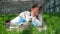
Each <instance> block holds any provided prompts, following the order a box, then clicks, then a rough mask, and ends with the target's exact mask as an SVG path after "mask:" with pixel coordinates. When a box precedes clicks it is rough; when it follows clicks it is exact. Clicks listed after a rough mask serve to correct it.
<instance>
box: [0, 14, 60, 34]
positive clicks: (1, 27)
mask: <svg viewBox="0 0 60 34" xmlns="http://www.w3.org/2000/svg"><path fill="white" fill-rule="evenodd" d="M16 16H18V14H2V15H1V14H0V34H32V32H34V34H60V15H59V13H56V14H52V13H49V14H48V13H44V14H43V18H44V19H46V22H47V30H46V31H42V32H39V31H38V30H37V29H36V28H34V30H32V29H31V30H32V31H30V30H29V29H27V30H24V31H22V32H20V31H19V32H16V31H6V30H5V23H4V22H5V21H6V20H12V19H13V18H15V17H16Z"/></svg>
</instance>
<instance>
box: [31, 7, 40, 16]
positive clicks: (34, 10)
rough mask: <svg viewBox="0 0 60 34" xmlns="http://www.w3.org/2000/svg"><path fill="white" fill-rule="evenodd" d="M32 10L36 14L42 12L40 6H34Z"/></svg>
mask: <svg viewBox="0 0 60 34" xmlns="http://www.w3.org/2000/svg"><path fill="white" fill-rule="evenodd" d="M32 12H33V13H34V15H35V16H37V15H38V14H40V9H39V8H33V9H32Z"/></svg>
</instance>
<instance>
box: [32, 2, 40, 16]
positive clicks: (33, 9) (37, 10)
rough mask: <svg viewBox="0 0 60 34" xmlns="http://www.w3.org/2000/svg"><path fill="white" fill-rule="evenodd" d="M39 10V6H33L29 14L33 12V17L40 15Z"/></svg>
mask: <svg viewBox="0 0 60 34" xmlns="http://www.w3.org/2000/svg"><path fill="white" fill-rule="evenodd" d="M40 10H41V5H40V4H38V3H37V4H34V5H33V6H32V8H31V12H33V14H34V15H36V16H37V15H38V14H40V12H41V11H40Z"/></svg>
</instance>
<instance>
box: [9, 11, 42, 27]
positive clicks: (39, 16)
mask: <svg viewBox="0 0 60 34" xmlns="http://www.w3.org/2000/svg"><path fill="white" fill-rule="evenodd" d="M20 17H23V18H24V19H26V21H27V22H28V21H29V19H30V17H31V16H30V12H29V11H24V12H22V13H20V14H19V16H17V17H16V18H14V19H13V20H11V21H10V22H11V23H16V22H18V20H19V19H20ZM38 19H39V20H38ZM38 19H37V18H35V17H32V20H33V21H34V20H36V21H37V22H38V26H42V14H39V15H38Z"/></svg>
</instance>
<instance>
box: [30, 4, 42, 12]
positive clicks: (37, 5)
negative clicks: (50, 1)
mask: <svg viewBox="0 0 60 34" xmlns="http://www.w3.org/2000/svg"><path fill="white" fill-rule="evenodd" d="M36 7H39V10H40V9H42V6H40V4H38V3H36V4H34V5H33V6H32V8H36ZM29 11H30V12H31V8H30V10H29Z"/></svg>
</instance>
